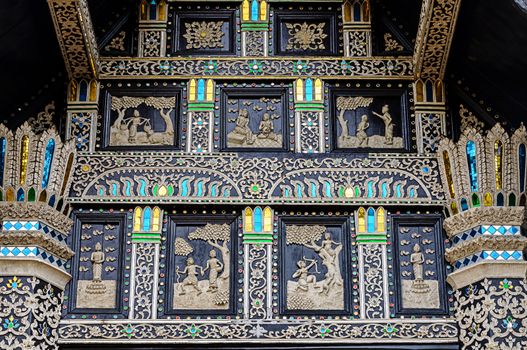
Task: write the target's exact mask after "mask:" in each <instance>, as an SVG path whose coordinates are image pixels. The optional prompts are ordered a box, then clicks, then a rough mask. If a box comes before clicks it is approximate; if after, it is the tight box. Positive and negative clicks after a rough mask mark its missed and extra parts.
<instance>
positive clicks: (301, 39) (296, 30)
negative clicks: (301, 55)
mask: <svg viewBox="0 0 527 350" xmlns="http://www.w3.org/2000/svg"><path fill="white" fill-rule="evenodd" d="M325 26H326V23H318V24H315V23H312V24H308V23H307V22H304V23H286V27H287V32H288V34H289V36H290V37H289V40H288V41H287V49H288V50H304V51H306V50H324V49H325V48H326V46H325V45H324V39H325V38H327V36H328V35H327V34H325V33H324V29H325Z"/></svg>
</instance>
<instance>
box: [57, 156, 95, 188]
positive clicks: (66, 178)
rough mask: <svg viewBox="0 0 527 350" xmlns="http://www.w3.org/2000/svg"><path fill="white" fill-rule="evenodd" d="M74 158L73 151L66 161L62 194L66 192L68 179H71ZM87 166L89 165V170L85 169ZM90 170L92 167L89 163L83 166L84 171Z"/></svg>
mask: <svg viewBox="0 0 527 350" xmlns="http://www.w3.org/2000/svg"><path fill="white" fill-rule="evenodd" d="M73 159H74V154H73V153H71V154H70V155H69V157H68V163H66V172H65V175H64V180H63V182H62V188H61V189H60V195H61V196H64V192H65V191H66V186H67V185H68V181H69V178H70V173H71V167H72V166H73ZM85 166H87V167H88V169H87V170H85V169H86V168H84V167H85ZM89 170H90V167H89V166H88V165H84V166H83V168H82V171H84V172H88V171H89Z"/></svg>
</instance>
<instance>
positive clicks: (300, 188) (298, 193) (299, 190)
mask: <svg viewBox="0 0 527 350" xmlns="http://www.w3.org/2000/svg"><path fill="white" fill-rule="evenodd" d="M296 196H297V197H298V198H302V186H300V185H296Z"/></svg>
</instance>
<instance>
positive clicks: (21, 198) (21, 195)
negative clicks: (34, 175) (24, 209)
mask: <svg viewBox="0 0 527 350" xmlns="http://www.w3.org/2000/svg"><path fill="white" fill-rule="evenodd" d="M16 200H17V201H18V202H23V201H24V189H22V188H21V189H19V190H18V192H17V193H16Z"/></svg>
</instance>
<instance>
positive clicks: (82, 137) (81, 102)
mask: <svg viewBox="0 0 527 350" xmlns="http://www.w3.org/2000/svg"><path fill="white" fill-rule="evenodd" d="M98 101H99V83H98V82H97V80H87V79H72V80H71V81H70V84H69V88H68V105H67V113H68V117H67V122H66V138H67V139H70V138H73V139H75V144H76V145H77V150H79V151H90V152H93V151H94V150H95V141H96V133H97V116H98V111H99V108H98Z"/></svg>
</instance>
